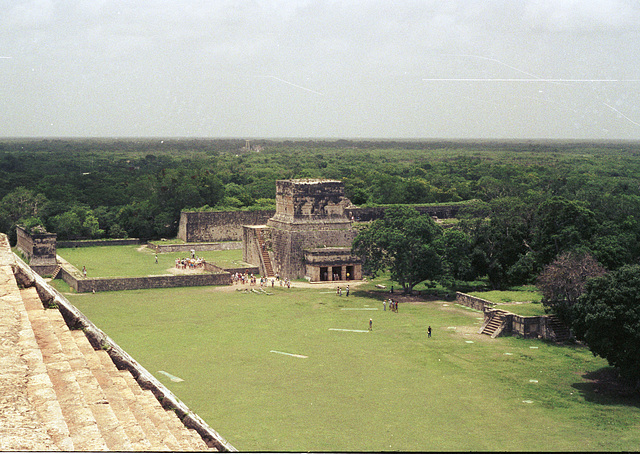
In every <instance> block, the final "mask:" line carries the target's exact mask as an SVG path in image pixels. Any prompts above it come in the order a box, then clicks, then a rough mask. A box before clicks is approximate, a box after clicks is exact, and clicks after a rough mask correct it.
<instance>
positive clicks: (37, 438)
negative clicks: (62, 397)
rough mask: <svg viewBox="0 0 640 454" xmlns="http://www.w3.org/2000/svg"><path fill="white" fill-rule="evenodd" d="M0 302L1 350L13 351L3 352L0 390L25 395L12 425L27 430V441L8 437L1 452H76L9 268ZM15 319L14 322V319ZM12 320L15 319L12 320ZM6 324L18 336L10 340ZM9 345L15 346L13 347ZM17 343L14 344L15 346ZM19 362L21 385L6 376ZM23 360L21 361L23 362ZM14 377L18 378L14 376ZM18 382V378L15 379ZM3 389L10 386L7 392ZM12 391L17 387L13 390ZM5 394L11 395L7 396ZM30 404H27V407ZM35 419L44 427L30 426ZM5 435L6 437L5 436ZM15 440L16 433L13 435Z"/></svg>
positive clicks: (1, 279)
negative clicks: (0, 302)
mask: <svg viewBox="0 0 640 454" xmlns="http://www.w3.org/2000/svg"><path fill="white" fill-rule="evenodd" d="M0 274H2V276H0V287H1V288H0V299H1V300H2V304H4V305H5V306H4V307H3V308H2V325H3V326H2V329H0V333H1V334H2V336H1V338H2V341H3V342H2V346H8V347H9V348H10V350H8V351H5V352H2V355H0V356H1V359H2V361H1V362H2V374H3V376H2V380H1V384H0V390H2V393H0V395H2V397H3V398H10V399H11V397H10V396H12V395H13V393H16V392H19V391H18V390H17V389H16V388H17V387H19V388H20V391H21V392H23V393H24V394H22V395H21V396H20V397H19V399H18V400H19V402H20V405H21V411H20V413H19V414H15V415H14V417H13V418H12V420H11V424H12V425H13V424H14V423H15V425H16V429H17V428H18V427H21V425H22V424H24V425H23V426H22V427H24V429H25V431H26V432H25V434H24V436H25V437H26V438H25V439H24V440H22V441H19V442H17V440H15V439H14V440H10V439H9V438H10V437H7V438H6V439H4V440H1V441H0V450H1V451H4V450H5V449H6V450H40V449H47V450H48V449H53V448H57V449H59V450H61V451H73V450H74V446H73V441H72V439H71V436H70V434H69V428H68V427H67V424H66V422H65V421H64V418H63V417H62V410H61V408H60V405H59V403H58V400H57V397H56V394H55V392H54V391H53V384H52V383H51V380H50V379H49V375H48V374H47V371H46V367H45V366H44V363H43V361H42V354H41V352H40V349H39V347H38V344H37V342H36V339H35V335H34V333H33V329H32V328H31V322H30V321H29V318H28V316H27V311H26V307H25V304H24V301H23V300H22V294H21V292H20V290H19V289H18V286H17V284H16V281H15V279H14V277H13V272H12V271H11V268H10V267H8V266H0ZM8 308H11V309H12V312H13V313H9V312H8V311H7V309H8ZM14 316H15V318H13V317H14ZM12 318H13V319H12ZM7 323H11V324H13V323H15V325H13V327H14V329H15V332H16V333H17V334H16V335H15V337H14V336H8V334H9V333H8V332H5V330H4V328H5V326H6V324H7ZM9 342H11V343H12V344H11V345H10V344H9ZM13 342H15V343H13ZM12 359H13V360H16V361H17V363H18V364H20V366H21V368H24V369H23V372H22V373H21V374H20V378H19V380H20V382H19V383H16V382H15V381H12V380H11V379H9V378H8V377H7V376H5V375H4V374H5V373H7V372H10V371H11V369H12V367H11V362H10V360H12ZM20 360H21V361H20ZM14 376H15V375H14ZM15 377H16V379H18V377H17V376H15ZM3 386H7V387H8V388H7V389H4V388H3ZM12 387H15V388H13V389H12ZM5 392H6V393H7V394H8V395H7V394H5ZM27 402H28V403H27ZM27 405H28V406H29V408H31V409H32V410H31V411H28V412H27V413H26V417H25V415H24V414H23V412H25V407H26V406H27ZM7 410H9V408H6V407H4V406H3V408H2V411H5V412H6V411H7ZM29 415H32V416H33V418H34V421H35V420H37V421H38V422H40V423H41V426H39V427H36V426H34V425H33V422H31V423H28V422H26V421H25V419H27V418H28V417H29ZM5 435H6V433H5ZM13 435H14V436H15V435H16V433H15V431H14V432H13Z"/></svg>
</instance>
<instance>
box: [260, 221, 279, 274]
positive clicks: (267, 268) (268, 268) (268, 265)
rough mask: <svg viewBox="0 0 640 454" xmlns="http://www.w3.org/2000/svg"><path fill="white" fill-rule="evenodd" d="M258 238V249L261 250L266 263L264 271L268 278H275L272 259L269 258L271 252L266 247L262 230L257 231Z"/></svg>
mask: <svg viewBox="0 0 640 454" xmlns="http://www.w3.org/2000/svg"><path fill="white" fill-rule="evenodd" d="M256 233H257V236H258V248H259V249H260V254H261V255H262V263H264V269H265V273H266V275H267V276H266V277H273V276H275V273H274V272H273V265H271V258H270V257H269V251H267V249H266V248H265V247H264V238H263V237H262V229H257V230H256Z"/></svg>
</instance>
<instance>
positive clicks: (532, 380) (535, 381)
mask: <svg viewBox="0 0 640 454" xmlns="http://www.w3.org/2000/svg"><path fill="white" fill-rule="evenodd" d="M529 383H538V380H534V379H531V380H529Z"/></svg>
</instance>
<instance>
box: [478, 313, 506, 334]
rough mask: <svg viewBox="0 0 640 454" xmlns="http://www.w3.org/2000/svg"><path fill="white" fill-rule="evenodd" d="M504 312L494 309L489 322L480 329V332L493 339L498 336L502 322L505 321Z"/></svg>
mask: <svg viewBox="0 0 640 454" xmlns="http://www.w3.org/2000/svg"><path fill="white" fill-rule="evenodd" d="M504 313H505V312H504V311H500V310H496V311H494V312H493V313H492V314H491V319H490V320H489V322H488V323H487V324H486V325H484V327H483V328H482V329H481V330H480V334H486V335H488V336H491V338H493V339H495V338H496V337H497V336H499V335H500V333H501V331H502V326H503V323H504V322H505V318H504V315H503V314H504Z"/></svg>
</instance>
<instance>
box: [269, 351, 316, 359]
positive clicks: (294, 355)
mask: <svg viewBox="0 0 640 454" xmlns="http://www.w3.org/2000/svg"><path fill="white" fill-rule="evenodd" d="M269 353H278V354H280V355H287V356H293V357H294V358H308V356H304V355H296V354H295V353H285V352H279V351H276V350H269Z"/></svg>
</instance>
